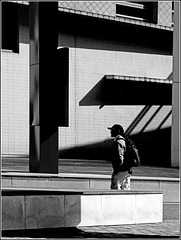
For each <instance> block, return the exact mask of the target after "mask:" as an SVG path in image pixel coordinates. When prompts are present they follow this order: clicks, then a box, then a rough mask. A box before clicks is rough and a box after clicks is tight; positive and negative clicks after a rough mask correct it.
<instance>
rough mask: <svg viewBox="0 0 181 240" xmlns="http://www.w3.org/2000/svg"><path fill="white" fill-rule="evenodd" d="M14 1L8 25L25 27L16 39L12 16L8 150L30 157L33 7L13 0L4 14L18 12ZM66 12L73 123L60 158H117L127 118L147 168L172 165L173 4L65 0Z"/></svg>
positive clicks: (62, 13)
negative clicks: (115, 145) (118, 129)
mask: <svg viewBox="0 0 181 240" xmlns="http://www.w3.org/2000/svg"><path fill="white" fill-rule="evenodd" d="M10 5H11V8H12V12H14V11H15V10H16V15H15V16H14V19H13V17H12V18H10V15H9V16H8V15H6V16H8V17H9V19H10V20H9V22H10V23H9V22H8V24H9V25H8V26H11V25H12V24H11V23H12V22H13V21H14V20H16V21H17V22H15V23H16V25H13V27H14V28H15V26H17V28H16V29H17V30H16V31H14V32H13V33H12V34H14V35H13V36H12V37H10V38H8V35H7V32H8V33H9V31H10V30H11V29H8V28H6V27H5V26H7V22H6V21H5V20H4V22H3V24H4V25H3V26H4V29H5V30H4V32H3V34H5V35H7V38H8V39H9V40H8V41H4V42H3V44H2V50H1V59H2V61H1V64H2V65H1V75H2V78H1V79H2V80H1V82H2V83H1V87H2V104H1V106H2V127H1V131H2V132H1V136H2V154H3V155H4V156H5V155H6V156H28V155H29V118H30V117H29V111H30V109H29V98H30V96H29V86H30V84H29V81H30V79H29V75H30V70H29V44H30V37H29V4H28V3H27V2H18V3H17V2H8V3H6V6H5V7H4V8H2V11H4V12H5V11H7V13H9V14H10V12H11V11H10V10H9V6H10ZM58 11H59V17H58V24H57V26H58V48H59V49H61V48H66V49H68V61H69V64H68V66H67V67H68V72H69V79H68V81H69V83H68V85H69V89H68V98H69V99H68V102H69V104H68V122H67V126H60V127H59V157H60V158H86V159H108V160H111V155H110V147H111V140H110V133H109V131H108V130H107V127H108V126H112V125H113V124H114V123H120V124H121V125H122V126H123V127H124V129H125V131H126V133H127V134H128V135H129V136H130V138H132V139H133V140H134V141H135V143H136V144H137V145H138V148H139V149H140V155H141V159H142V164H143V165H154V166H171V165H172V164H171V129H172V94H171V90H172V76H173V40H172V39H173V19H172V18H173V4H172V2H171V1H170V2H167V1H163V2H150V3H149V4H146V2H145V3H140V2H139V3H135V2H134V3H132V2H121V1H120V2H112V1H111V2H109V1H107V2H104V1H103V2H102V1H96V2H94V1H86V2H83V1H80V2H79V1H78V2H73V1H72V2H71V1H61V2H58ZM47 17H48V13H47ZM3 19H7V18H6V17H4V18H3ZM47 34H48V33H47ZM11 39H13V40H12V41H11ZM14 39H15V40H16V43H17V44H14V45H13V43H12V42H13V41H15V40H14ZM7 42H8V44H7ZM5 43H6V44H5ZM47 48H48V46H47ZM45 51H46V49H45ZM47 61H51V59H47ZM60 81H61V69H60ZM50 84H51V79H50ZM48 97H49V96H47V98H48ZM58 106H59V103H57V111H60V110H59V108H58Z"/></svg>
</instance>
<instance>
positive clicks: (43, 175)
mask: <svg viewBox="0 0 181 240" xmlns="http://www.w3.org/2000/svg"><path fill="white" fill-rule="evenodd" d="M1 176H2V177H25V178H30V177H34V178H79V179H80V178H84V179H91V178H92V179H111V175H103V174H89V173H58V174H50V173H28V172H26V173H25V172H2V173H1ZM131 179H132V180H140V181H142V180H146V181H174V182H180V178H169V177H144V176H131Z"/></svg>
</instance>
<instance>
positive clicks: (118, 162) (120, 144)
mask: <svg viewBox="0 0 181 240" xmlns="http://www.w3.org/2000/svg"><path fill="white" fill-rule="evenodd" d="M125 152H126V142H125V138H124V137H123V136H121V135H118V136H117V137H115V139H114V143H113V159H112V166H113V170H114V173H115V174H116V173H118V172H120V171H122V172H124V171H129V170H130V168H128V167H127V166H126V162H125Z"/></svg>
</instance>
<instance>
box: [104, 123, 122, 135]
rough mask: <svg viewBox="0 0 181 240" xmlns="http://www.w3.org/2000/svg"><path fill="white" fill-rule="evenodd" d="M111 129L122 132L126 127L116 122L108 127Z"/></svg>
mask: <svg viewBox="0 0 181 240" xmlns="http://www.w3.org/2000/svg"><path fill="white" fill-rule="evenodd" d="M108 129H109V130H118V131H120V132H121V133H124V129H123V127H122V126H121V125H120V124H114V125H113V126H112V127H108Z"/></svg>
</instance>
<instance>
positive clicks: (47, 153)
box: [29, 2, 59, 173]
mask: <svg viewBox="0 0 181 240" xmlns="http://www.w3.org/2000/svg"><path fill="white" fill-rule="evenodd" d="M57 16H58V2H30V159H29V170H30V172H42V173H58V117H57V115H58V114H57V112H58V109H57V102H58V101H57V99H58V89H59V85H58V80H57V46H58V33H57V32H58V31H57V22H58V17H57Z"/></svg>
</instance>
